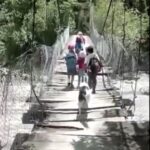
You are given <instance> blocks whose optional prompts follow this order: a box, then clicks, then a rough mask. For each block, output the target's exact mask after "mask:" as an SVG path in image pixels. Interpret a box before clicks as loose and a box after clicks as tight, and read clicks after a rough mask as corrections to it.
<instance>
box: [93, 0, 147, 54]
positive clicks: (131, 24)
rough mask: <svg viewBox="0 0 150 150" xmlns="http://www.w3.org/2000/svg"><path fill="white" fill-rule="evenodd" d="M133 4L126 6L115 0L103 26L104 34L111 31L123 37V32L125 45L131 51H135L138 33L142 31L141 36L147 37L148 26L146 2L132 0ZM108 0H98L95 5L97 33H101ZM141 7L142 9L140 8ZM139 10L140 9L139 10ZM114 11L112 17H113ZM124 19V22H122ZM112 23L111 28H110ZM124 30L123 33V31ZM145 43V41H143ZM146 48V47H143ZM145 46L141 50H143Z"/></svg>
mask: <svg viewBox="0 0 150 150" xmlns="http://www.w3.org/2000/svg"><path fill="white" fill-rule="evenodd" d="M134 4H135V5H134V6H133V7H130V8H128V7H127V6H126V5H127V4H126V5H125V4H124V3H123V2H122V1H121V0H115V1H113V3H112V6H111V8H110V12H109V15H108V18H107V21H106V25H105V28H104V33H105V34H111V33H113V34H114V35H115V36H118V37H120V38H121V39H123V38H124V34H125V46H126V48H127V49H129V50H130V51H131V52H132V51H133V52H134V51H135V53H137V51H138V47H139V43H138V42H137V41H139V40H140V37H141V35H140V33H141V32H142V37H143V38H145V40H147V37H148V32H147V30H148V28H149V17H148V14H147V12H146V8H147V7H146V3H142V4H143V5H144V4H145V5H144V6H143V5H141V6H140V5H139V3H138V2H137V3H136V1H134ZM108 5H109V3H108V1H107V0H98V1H97V5H96V6H95V18H94V20H95V21H94V22H95V25H96V28H97V29H98V31H99V33H102V29H103V25H104V21H105V19H106V14H107V11H108ZM124 6H126V7H125V16H124ZM142 8H143V9H142ZM139 10H140V11H139ZM113 13H114V18H113ZM140 15H142V31H141V24H140ZM124 19H125V22H124ZM112 25H113V28H112ZM124 30H125V33H124ZM144 44H146V43H144ZM145 48H146V49H147V50H148V47H145ZM145 48H144V49H143V51H145Z"/></svg>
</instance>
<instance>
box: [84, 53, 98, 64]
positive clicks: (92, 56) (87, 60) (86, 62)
mask: <svg viewBox="0 0 150 150" xmlns="http://www.w3.org/2000/svg"><path fill="white" fill-rule="evenodd" d="M91 58H97V59H98V60H99V58H98V56H97V55H96V54H95V53H92V54H88V55H87V56H86V57H85V64H86V65H87V66H88V65H89V62H90V59H91Z"/></svg>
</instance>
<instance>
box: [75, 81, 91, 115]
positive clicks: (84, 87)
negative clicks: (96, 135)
mask: <svg viewBox="0 0 150 150" xmlns="http://www.w3.org/2000/svg"><path fill="white" fill-rule="evenodd" d="M90 98H91V89H90V88H89V86H88V84H87V83H85V82H84V83H81V84H80V88H79V96H78V107H79V115H80V114H81V110H82V108H88V102H89V101H90Z"/></svg>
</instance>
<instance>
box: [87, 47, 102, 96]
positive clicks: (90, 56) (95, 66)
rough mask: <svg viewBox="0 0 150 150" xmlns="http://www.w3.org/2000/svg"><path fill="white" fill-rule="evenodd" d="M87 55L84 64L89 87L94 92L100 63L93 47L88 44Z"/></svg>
mask: <svg viewBox="0 0 150 150" xmlns="http://www.w3.org/2000/svg"><path fill="white" fill-rule="evenodd" d="M86 52H87V57H86V59H85V64H86V68H87V74H88V84H89V87H90V88H91V89H92V93H93V94H95V93H96V85H97V79H96V78H97V74H98V72H99V71H100V70H101V67H102V64H101V62H100V60H99V58H98V57H97V55H96V54H95V53H94V50H93V47H92V46H89V47H87V48H86Z"/></svg>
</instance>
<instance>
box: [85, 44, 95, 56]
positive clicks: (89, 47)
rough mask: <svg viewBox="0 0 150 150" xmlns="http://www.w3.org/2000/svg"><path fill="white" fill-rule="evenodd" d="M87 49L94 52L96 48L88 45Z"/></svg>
mask: <svg viewBox="0 0 150 150" xmlns="http://www.w3.org/2000/svg"><path fill="white" fill-rule="evenodd" d="M86 51H87V52H88V53H90V54H91V53H93V52H94V49H93V47H92V46H88V47H87V48H86Z"/></svg>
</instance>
